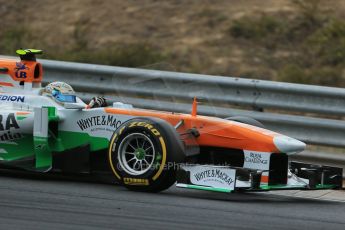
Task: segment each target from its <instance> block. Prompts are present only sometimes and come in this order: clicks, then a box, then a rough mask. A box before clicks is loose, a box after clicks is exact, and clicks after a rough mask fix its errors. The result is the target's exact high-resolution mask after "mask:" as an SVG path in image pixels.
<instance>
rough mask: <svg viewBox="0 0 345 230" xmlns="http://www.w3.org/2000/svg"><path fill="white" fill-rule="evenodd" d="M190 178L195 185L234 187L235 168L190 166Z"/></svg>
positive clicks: (231, 188)
mask: <svg viewBox="0 0 345 230" xmlns="http://www.w3.org/2000/svg"><path fill="white" fill-rule="evenodd" d="M187 170H188V171H190V175H191V176H190V180H191V182H192V183H193V184H195V185H203V186H208V187H213V188H226V189H230V190H233V189H234V188H235V178H236V170H235V169H230V168H224V167H211V166H191V167H188V169H187Z"/></svg>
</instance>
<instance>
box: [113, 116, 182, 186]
mask: <svg viewBox="0 0 345 230" xmlns="http://www.w3.org/2000/svg"><path fill="white" fill-rule="evenodd" d="M108 160H109V165H110V168H111V171H112V172H113V174H114V175H115V177H116V178H117V179H118V180H119V181H120V183H121V184H122V185H124V186H125V187H127V188H128V189H130V190H135V191H143V192H159V191H162V190H164V189H167V188H169V187H170V186H171V185H172V184H173V183H174V182H175V181H176V170H177V166H178V165H177V163H180V162H183V160H184V150H183V145H182V142H181V140H180V138H179V135H178V133H177V132H176V130H175V129H174V128H173V127H172V126H171V125H170V124H169V123H167V122H166V121H164V120H161V119H158V118H146V117H145V118H135V119H131V120H129V121H127V122H126V123H124V124H122V125H121V126H120V127H119V128H118V129H117V130H116V131H115V132H114V134H113V137H112V138H111V142H110V146H109V156H108Z"/></svg>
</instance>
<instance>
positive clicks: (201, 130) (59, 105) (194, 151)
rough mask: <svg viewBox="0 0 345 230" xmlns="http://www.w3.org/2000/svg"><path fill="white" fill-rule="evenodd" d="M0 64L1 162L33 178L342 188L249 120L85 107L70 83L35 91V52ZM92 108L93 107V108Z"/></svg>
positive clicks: (149, 185) (160, 185)
mask: <svg viewBox="0 0 345 230" xmlns="http://www.w3.org/2000/svg"><path fill="white" fill-rule="evenodd" d="M17 53H18V54H19V56H20V58H21V59H20V60H14V59H0V108H1V109H0V166H1V167H6V168H11V169H22V170H29V171H35V172H42V173H49V172H64V173H89V174H93V173H96V172H100V171H103V172H109V175H112V177H113V178H114V179H115V180H116V181H117V182H119V183H120V184H121V185H124V186H125V187H127V188H129V189H131V190H138V191H153V192H156V191H161V190H164V189H167V188H169V187H170V186H172V185H173V184H174V183H176V186H177V187H181V188H191V189H200V190H209V191H220V192H233V191H238V190H245V191H258V190H271V189H329V188H334V189H336V188H341V186H342V169H340V168H335V167H328V166H319V165H310V164H304V163H298V162H289V161H288V156H289V155H291V154H296V153H298V152H301V151H303V150H304V149H305V147H306V145H305V144H304V143H303V142H301V141H298V140H296V139H294V138H291V137H288V136H285V135H282V134H279V133H276V132H273V131H270V130H267V129H265V128H263V126H262V124H261V123H259V122H258V121H255V120H254V119H251V118H244V117H230V118H228V119H220V118H216V117H207V116H201V115H198V114H197V102H196V99H194V102H193V104H192V112H191V114H180V113H173V112H163V111H153V110H145V109H139V108H133V106H132V105H129V104H123V103H121V102H117V103H114V104H113V105H112V106H109V107H102V105H104V103H103V102H104V101H103V102H102V103H100V102H99V100H93V101H92V103H90V104H89V105H87V104H85V103H84V102H83V101H82V100H81V99H80V98H78V97H77V96H76V95H75V93H74V91H73V89H72V87H70V86H69V85H68V84H66V83H61V82H57V83H54V84H49V85H48V86H46V87H45V88H42V87H41V81H42V75H43V71H42V66H41V64H40V63H39V62H37V61H36V57H35V55H36V54H40V53H41V51H40V50H33V49H27V50H18V51H17ZM95 103H96V104H97V103H98V105H99V106H94V105H95Z"/></svg>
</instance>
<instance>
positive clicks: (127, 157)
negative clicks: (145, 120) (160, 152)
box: [118, 133, 155, 175]
mask: <svg viewBox="0 0 345 230" xmlns="http://www.w3.org/2000/svg"><path fill="white" fill-rule="evenodd" d="M118 152H119V163H120V165H121V167H122V169H123V170H124V171H125V172H126V173H128V174H130V175H142V174H144V173H146V172H147V171H149V170H150V168H151V167H152V165H153V164H154V159H155V148H154V145H153V143H152V141H151V140H150V138H149V137H148V136H146V135H145V134H142V133H132V134H130V135H128V136H126V137H125V138H124V139H123V140H122V141H121V143H120V145H119V149H118Z"/></svg>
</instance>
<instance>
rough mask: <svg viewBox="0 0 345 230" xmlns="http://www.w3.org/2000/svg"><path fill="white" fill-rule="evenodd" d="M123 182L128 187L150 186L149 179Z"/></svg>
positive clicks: (126, 178) (129, 179)
mask: <svg viewBox="0 0 345 230" xmlns="http://www.w3.org/2000/svg"><path fill="white" fill-rule="evenodd" d="M123 182H124V183H125V184H128V185H149V180H148V179H141V178H128V177H125V178H123Z"/></svg>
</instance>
